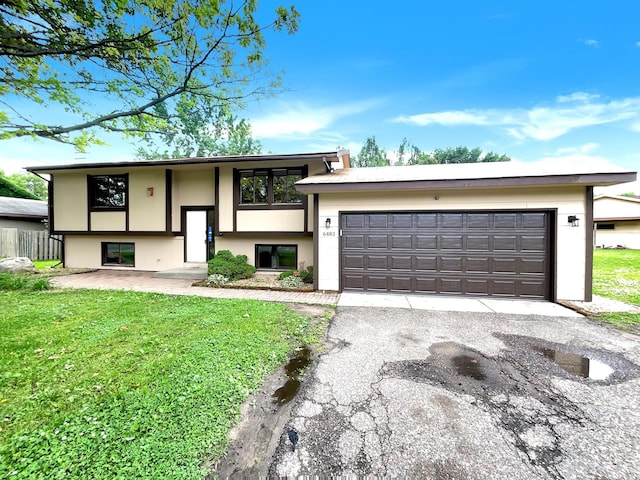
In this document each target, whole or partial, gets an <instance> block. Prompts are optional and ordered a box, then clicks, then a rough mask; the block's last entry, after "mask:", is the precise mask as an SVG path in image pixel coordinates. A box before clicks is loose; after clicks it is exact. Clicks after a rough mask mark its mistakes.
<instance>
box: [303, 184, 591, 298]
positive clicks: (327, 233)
mask: <svg viewBox="0 0 640 480" xmlns="http://www.w3.org/2000/svg"><path fill="white" fill-rule="evenodd" d="M436 196H438V198H439V199H438V200H436V199H435V197H436ZM505 209H508V210H526V209H557V211H558V215H557V224H556V231H557V244H556V266H555V270H556V278H557V286H556V295H557V299H558V300H583V299H584V298H585V291H584V282H585V262H586V246H585V244H586V236H585V235H586V228H585V227H584V224H585V222H584V218H585V212H586V205H585V188H584V187H554V188H542V187H540V188H534V187H526V188H521V189H517V188H495V189H492V190H476V189H464V190H443V191H438V190H427V191H404V192H401V191H397V192H358V193H323V194H320V210H319V218H320V219H321V223H322V225H320V226H319V230H318V246H319V247H318V255H319V265H317V266H316V268H317V271H318V288H319V289H320V290H339V288H340V266H339V265H340V263H339V260H340V236H339V228H338V225H339V218H340V212H349V211H352V212H353V211H363V210H366V211H394V210H436V211H437V210H505ZM569 215H577V216H578V217H579V218H580V219H581V220H582V227H580V228H575V227H571V225H570V224H569V223H568V222H567V216H569ZM327 217H328V218H331V220H332V223H331V228H329V229H326V228H325V226H324V221H325V219H326V218H327ZM589 235H591V232H589Z"/></svg>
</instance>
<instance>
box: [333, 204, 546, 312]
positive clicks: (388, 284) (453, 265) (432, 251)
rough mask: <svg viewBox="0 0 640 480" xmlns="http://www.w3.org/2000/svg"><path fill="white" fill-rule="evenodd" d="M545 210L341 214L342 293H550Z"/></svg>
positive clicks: (543, 295)
mask: <svg viewBox="0 0 640 480" xmlns="http://www.w3.org/2000/svg"><path fill="white" fill-rule="evenodd" d="M550 218H551V213H550V212H540V211H526V212H395V213H393V212H367V213H345V214H342V215H341V229H342V230H341V234H342V237H341V282H342V283H341V287H342V290H345V291H369V292H398V293H434V294H458V295H473V296H500V297H526V298H540V299H549V298H550V289H551V288H550V286H551V281H550V277H551V275H550V272H551V267H550V251H551V248H550V238H551V235H550Z"/></svg>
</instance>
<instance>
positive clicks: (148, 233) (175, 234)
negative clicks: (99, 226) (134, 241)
mask: <svg viewBox="0 0 640 480" xmlns="http://www.w3.org/2000/svg"><path fill="white" fill-rule="evenodd" d="M49 233H50V235H78V236H93V237H96V236H100V235H117V236H120V237H136V236H140V237H178V236H181V235H182V232H165V231H163V230H158V231H149V230H140V231H135V230H129V231H128V232H125V231H123V230H93V231H91V232H87V231H84V230H82V231H74V230H56V231H52V232H49Z"/></svg>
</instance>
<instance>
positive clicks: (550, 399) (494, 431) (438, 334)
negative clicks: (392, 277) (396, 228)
mask: <svg viewBox="0 0 640 480" xmlns="http://www.w3.org/2000/svg"><path fill="white" fill-rule="evenodd" d="M329 341H330V344H331V348H330V349H329V351H328V352H327V353H325V354H323V355H322V356H320V358H319V360H318V362H317V365H316V366H315V368H314V370H313V371H312V372H311V373H309V374H308V375H307V377H306V379H305V382H304V383H303V389H302V391H301V392H300V393H299V394H298V397H297V399H296V403H295V404H294V406H293V408H292V411H291V417H290V419H289V421H288V422H287V425H286V428H285V429H284V430H283V431H282V434H281V437H280V443H279V445H278V446H277V449H276V452H275V454H274V457H273V461H272V463H271V465H270V466H269V472H268V473H269V476H281V477H282V476H291V477H292V476H325V475H331V476H337V475H341V476H343V475H349V476H351V475H353V476H364V475H370V476H393V477H412V478H416V477H420V478H435V479H484V478H491V479H503V478H504V479H510V480H513V479H519V478H527V479H529V478H542V479H544V478H563V479H585V478H594V479H595V478H598V479H601V478H607V479H622V478H625V479H627V478H640V474H639V473H638V472H640V408H639V407H640V395H639V394H640V367H639V366H638V365H640V338H639V337H636V336H633V335H630V334H626V333H624V332H619V331H616V330H613V329H611V328H608V327H605V326H602V325H598V324H595V323H593V322H590V321H589V320H587V319H585V318H581V317H575V316H574V317H549V316H538V315H530V314H527V315H515V314H498V313H481V312H440V311H424V310H407V309H396V308H367V307H338V309H337V313H336V316H335V318H334V320H333V322H332V324H331V326H330V330H329ZM596 367H598V368H596ZM596 370H598V372H596ZM590 371H592V373H593V376H591V377H590V376H589V375H591V373H589V372H590ZM603 372H604V373H603ZM596 373H598V375H596ZM287 428H294V429H295V430H296V431H297V432H298V435H299V442H298V444H297V448H296V449H295V451H292V449H291V444H290V443H289V441H288V437H287V433H286V429H287Z"/></svg>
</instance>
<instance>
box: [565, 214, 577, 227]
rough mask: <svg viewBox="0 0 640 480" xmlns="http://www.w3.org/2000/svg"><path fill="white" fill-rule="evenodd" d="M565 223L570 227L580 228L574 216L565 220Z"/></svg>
mask: <svg viewBox="0 0 640 480" xmlns="http://www.w3.org/2000/svg"><path fill="white" fill-rule="evenodd" d="M567 222H569V223H570V224H571V226H572V227H579V226H580V220H579V219H578V217H576V216H575V215H569V217H568V218H567Z"/></svg>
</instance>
